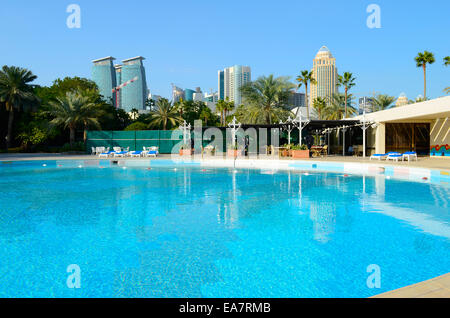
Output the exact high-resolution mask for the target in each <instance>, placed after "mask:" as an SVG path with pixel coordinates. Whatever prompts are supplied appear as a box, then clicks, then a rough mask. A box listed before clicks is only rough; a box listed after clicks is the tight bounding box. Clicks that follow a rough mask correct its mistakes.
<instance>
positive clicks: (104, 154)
mask: <svg viewBox="0 0 450 318" xmlns="http://www.w3.org/2000/svg"><path fill="white" fill-rule="evenodd" d="M114 154H115V152H114V151H108V152H104V153H101V154H99V155H98V156H99V157H100V158H102V157H105V158H108V157H109V156H113V155H114Z"/></svg>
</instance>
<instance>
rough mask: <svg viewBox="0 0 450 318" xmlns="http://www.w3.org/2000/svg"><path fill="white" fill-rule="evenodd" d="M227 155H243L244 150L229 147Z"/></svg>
mask: <svg viewBox="0 0 450 318" xmlns="http://www.w3.org/2000/svg"><path fill="white" fill-rule="evenodd" d="M227 156H228V157H241V156H242V150H234V149H228V150H227Z"/></svg>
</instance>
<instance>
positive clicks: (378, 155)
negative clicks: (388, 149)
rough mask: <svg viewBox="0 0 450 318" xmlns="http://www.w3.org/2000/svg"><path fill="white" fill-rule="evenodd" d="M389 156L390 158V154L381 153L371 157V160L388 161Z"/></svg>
mask: <svg viewBox="0 0 450 318" xmlns="http://www.w3.org/2000/svg"><path fill="white" fill-rule="evenodd" d="M387 156H388V154H385V153H383V154H381V153H376V154H373V155H371V156H370V159H369V160H372V159H378V160H380V161H381V159H386V158H387Z"/></svg>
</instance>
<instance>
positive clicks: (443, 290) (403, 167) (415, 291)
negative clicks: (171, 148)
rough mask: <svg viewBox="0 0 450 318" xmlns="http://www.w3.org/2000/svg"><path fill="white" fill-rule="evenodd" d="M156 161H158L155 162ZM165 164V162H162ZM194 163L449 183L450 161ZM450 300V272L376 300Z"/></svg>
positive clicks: (123, 161)
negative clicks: (311, 170)
mask: <svg viewBox="0 0 450 318" xmlns="http://www.w3.org/2000/svg"><path fill="white" fill-rule="evenodd" d="M174 158H175V159H178V160H179V159H180V157H179V156H175V157H172V156H171V155H160V156H159V157H158V158H151V159H150V158H109V159H99V158H98V157H95V156H92V155H61V154H0V162H1V161H3V162H5V161H6V162H8V161H28V160H33V161H34V160H56V161H60V162H64V160H74V161H77V164H78V163H79V162H84V163H85V164H86V165H103V164H105V163H106V164H108V165H109V164H110V163H111V161H116V162H117V163H118V164H119V165H124V166H141V165H150V166H151V165H152V162H153V163H154V164H156V163H157V162H158V161H159V160H171V159H172V160H173V159H174ZM190 160H191V158H190V157H184V158H183V161H187V162H189V161H190ZM154 161H156V162H154ZM161 162H163V161H161ZM193 162H198V163H199V164H201V165H202V166H211V167H212V166H219V167H233V166H235V167H236V168H260V169H273V170H277V169H293V168H294V169H306V170H308V169H313V170H314V169H316V170H317V171H324V170H328V169H330V171H335V170H338V171H342V172H345V173H370V174H379V173H383V174H385V175H386V176H387V177H388V176H389V177H390V176H392V177H398V178H406V179H409V180H413V181H419V180H420V181H423V182H431V181H433V182H436V181H437V182H440V183H445V184H449V183H450V159H448V158H429V157H426V158H419V160H418V161H413V162H399V163H393V162H386V161H378V160H375V161H369V159H363V158H358V157H339V156H336V157H327V158H312V159H301V160H293V159H284V158H282V159H278V158H276V159H273V158H272V159H268V158H267V157H265V158H264V157H263V158H259V159H258V158H238V159H237V160H236V162H235V160H233V158H228V159H226V160H224V158H220V157H219V158H217V157H203V158H202V157H193ZM422 297H427V298H450V273H448V274H445V275H443V276H439V277H436V278H433V279H431V280H428V281H424V282H420V283H417V284H414V285H411V286H407V287H403V288H400V289H397V290H393V291H389V292H386V293H383V294H380V295H377V296H374V298H422Z"/></svg>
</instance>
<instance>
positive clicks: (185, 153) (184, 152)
mask: <svg viewBox="0 0 450 318" xmlns="http://www.w3.org/2000/svg"><path fill="white" fill-rule="evenodd" d="M190 155H192V149H180V156H190Z"/></svg>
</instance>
